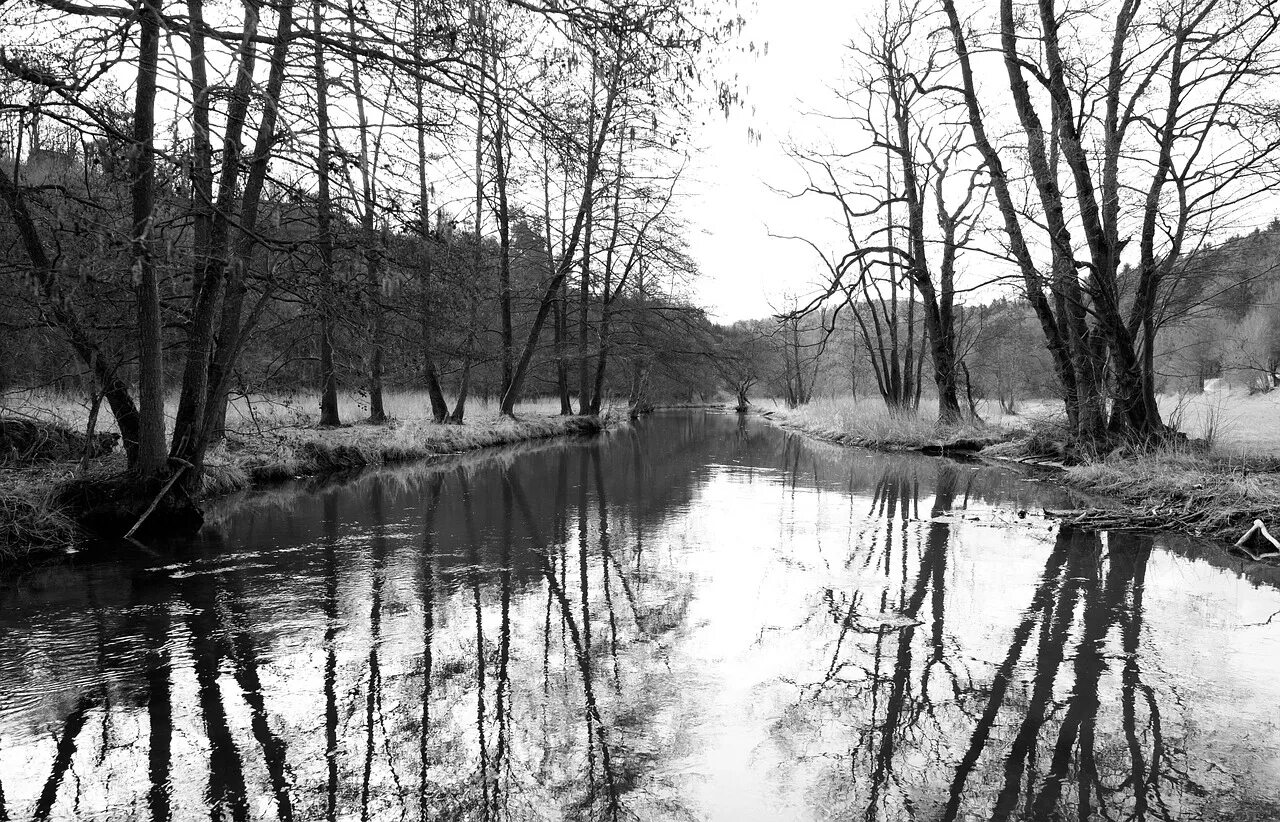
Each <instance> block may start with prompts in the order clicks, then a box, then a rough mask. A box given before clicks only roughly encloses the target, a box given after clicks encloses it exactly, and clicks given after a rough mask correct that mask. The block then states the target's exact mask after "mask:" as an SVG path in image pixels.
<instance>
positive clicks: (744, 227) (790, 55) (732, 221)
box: [683, 0, 881, 322]
mask: <svg viewBox="0 0 1280 822" xmlns="http://www.w3.org/2000/svg"><path fill="white" fill-rule="evenodd" d="M880 7H881V4H880V3H878V2H875V0H870V2H868V0H844V2H840V0H757V2H756V5H755V8H747V7H744V9H743V15H744V16H745V17H746V18H747V26H746V30H745V31H744V33H743V37H744V39H745V40H746V41H750V42H753V43H755V44H756V45H757V47H759V46H760V45H761V44H763V43H768V53H767V54H762V53H761V49H759V48H757V50H756V52H755V54H754V55H750V54H746V55H741V56H735V57H733V58H732V59H731V61H730V64H729V74H731V75H732V74H733V73H735V72H736V73H737V74H738V75H739V86H740V87H741V88H742V90H743V92H744V105H743V108H742V110H741V111H738V112H735V113H734V114H732V115H731V116H730V117H729V119H728V120H727V121H726V120H725V118H723V117H722V116H719V115H716V114H711V115H707V116H706V118H705V121H704V122H702V123H700V124H699V127H698V130H697V132H696V137H695V142H696V153H695V155H694V162H693V165H692V167H691V170H690V171H691V177H692V178H693V182H692V183H691V185H690V186H689V189H688V190H689V193H690V197H689V199H688V201H686V203H685V204H684V208H683V211H684V213H685V216H686V218H687V219H688V220H689V222H690V224H691V226H692V228H693V231H692V233H691V237H690V246H691V250H692V252H693V256H694V259H695V260H697V262H698V264H699V266H700V267H701V270H702V274H701V277H700V278H699V281H698V283H697V285H696V288H695V294H694V296H695V298H696V299H697V301H698V302H699V303H700V304H702V305H704V306H705V307H707V308H708V309H709V310H710V311H711V312H712V314H713V315H714V316H715V318H716V319H718V320H720V321H722V322H732V321H734V320H740V319H746V318H751V317H763V316H767V315H768V314H770V313H772V311H773V307H775V306H778V307H780V306H781V305H782V302H783V299H784V297H785V295H786V294H787V293H793V294H794V293H798V294H806V293H809V292H811V291H813V289H814V287H815V284H816V283H817V281H818V278H819V269H820V267H821V263H820V262H819V261H818V260H817V258H816V257H815V256H814V253H813V251H812V250H811V249H809V248H807V247H806V246H804V245H803V244H802V243H799V242H797V241H794V240H782V239H776V238H773V237H771V236H770V233H771V232H772V233H774V234H804V235H805V236H806V237H810V238H813V239H815V240H820V238H825V242H821V241H820V245H824V247H832V246H833V244H834V243H835V242H837V241H838V238H839V232H838V231H836V229H835V227H834V226H828V225H827V220H828V218H829V217H830V216H833V215H834V212H831V211H829V210H823V209H822V208H821V207H820V206H819V205H818V204H817V203H807V202H796V201H795V200H791V199H788V198H787V197H786V196H784V195H783V194H781V193H778V192H776V191H775V190H774V189H782V190H786V191H791V190H795V189H796V188H797V186H798V185H799V182H800V181H801V180H802V179H803V178H802V177H801V176H799V174H800V173H799V169H798V167H797V166H796V164H795V162H794V161H793V160H792V159H791V158H790V157H789V156H788V154H787V151H786V144H787V142H788V141H789V140H794V141H796V142H798V143H801V144H805V143H809V142H812V141H813V140H817V139H820V137H821V133H822V131H821V128H820V126H819V124H818V123H816V122H815V121H814V120H813V118H806V117H803V116H802V115H803V112H804V111H805V110H806V109H811V108H813V107H815V106H820V105H822V103H823V102H824V101H825V99H826V94H827V89H828V88H829V87H830V86H831V85H834V84H836V83H838V81H839V80H840V79H841V77H842V76H843V73H844V69H843V61H844V55H845V48H844V46H845V44H846V43H848V42H849V41H850V40H851V39H852V38H853V37H854V35H855V34H856V32H857V30H858V25H859V23H860V20H861V19H863V18H865V17H866V16H867V15H869V14H872V13H874V12H875V11H876V10H878V9H879V8H880ZM749 127H751V128H754V129H755V130H756V131H759V132H761V133H762V134H763V136H762V139H761V140H760V141H759V142H758V143H754V144H753V143H752V142H751V141H750V140H749V139H748V136H747V130H748V128H749Z"/></svg>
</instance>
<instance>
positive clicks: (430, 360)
mask: <svg viewBox="0 0 1280 822" xmlns="http://www.w3.org/2000/svg"><path fill="white" fill-rule="evenodd" d="M425 36H426V20H424V19H423V11H422V0H414V3H413V56H414V59H415V60H416V61H417V62H418V63H421V62H422V59H423V52H422V40H423V38H424V37H425ZM424 90H425V83H424V81H423V78H422V73H421V72H415V73H414V77H413V95H414V103H415V104H416V105H415V110H416V111H417V122H416V123H415V128H414V132H415V136H416V137H417V141H418V209H419V211H418V220H419V223H420V224H421V227H422V268H421V270H420V272H419V277H418V281H419V283H420V284H421V288H422V302H421V306H420V313H419V323H420V332H419V335H420V336H421V338H422V339H421V346H422V378H423V382H424V383H425V384H426V388H427V396H428V397H429V398H430V400H431V418H432V419H433V420H434V421H435V422H436V423H442V422H444V421H445V418H446V417H447V416H448V415H449V406H448V404H447V403H446V402H445V399H444V392H443V391H442V390H441V388H440V377H439V374H437V373H436V363H435V356H434V345H433V344H432V332H431V251H432V233H431V205H430V202H431V201H430V194H431V190H430V189H429V188H428V186H427V135H426V128H425V124H424V119H423V118H424V116H425V115H424V114H423V107H424V104H425V94H424Z"/></svg>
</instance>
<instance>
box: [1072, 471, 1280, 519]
mask: <svg viewBox="0 0 1280 822" xmlns="http://www.w3.org/2000/svg"><path fill="white" fill-rule="evenodd" d="M1065 478H1066V481H1067V482H1068V483H1069V484H1071V485H1073V486H1075V487H1077V488H1081V489H1083V490H1086V491H1089V492H1092V493H1098V494H1106V495H1108V496H1111V497H1114V498H1116V499H1117V500H1119V501H1121V502H1123V503H1125V505H1126V506H1127V509H1128V510H1124V511H1120V510H1106V511H1103V510H1090V511H1083V512H1079V513H1077V514H1076V515H1074V516H1073V517H1072V521H1074V522H1076V523H1077V524H1082V525H1090V526H1093V527H1099V528H1160V529H1175V530H1179V531H1185V532H1188V533H1191V534H1196V535H1198V536H1205V537H1212V538H1216V539H1223V540H1228V541H1234V540H1235V539H1236V538H1237V537H1239V536H1240V534H1241V533H1243V532H1244V531H1245V530H1246V529H1247V528H1248V527H1249V525H1250V524H1251V523H1252V522H1253V521H1254V520H1255V519H1261V520H1263V521H1264V522H1267V523H1280V459H1277V458H1274V457H1270V458H1253V459H1245V458H1240V457H1221V456H1218V457H1215V456H1204V455H1197V454H1193V453H1187V452H1182V451H1171V452H1160V453H1155V454H1148V455H1144V456H1139V457H1129V458H1125V459H1115V460H1101V461H1098V462H1094V463H1090V464H1088V465H1076V466H1072V467H1070V468H1068V469H1067V470H1066V473H1065Z"/></svg>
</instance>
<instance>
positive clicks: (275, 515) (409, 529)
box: [0, 411, 1280, 822]
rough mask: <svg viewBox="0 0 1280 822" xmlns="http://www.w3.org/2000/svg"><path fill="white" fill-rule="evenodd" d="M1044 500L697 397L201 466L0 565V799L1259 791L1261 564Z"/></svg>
mask: <svg viewBox="0 0 1280 822" xmlns="http://www.w3.org/2000/svg"><path fill="white" fill-rule="evenodd" d="M1071 502H1072V501H1071V500H1070V499H1069V498H1068V497H1067V494H1066V492H1065V491H1063V490H1061V489H1059V488H1056V487H1054V486H1052V485H1050V484H1047V483H1044V482H1040V481H1038V480H1037V479H1036V478H1035V477H1032V476H1028V475H1026V474H1023V473H1019V472H1015V471H1011V470H1006V469H1002V468H991V467H984V466H981V465H977V464H973V465H970V464H964V463H958V462H952V461H947V460H938V459H931V458H925V457H918V456H913V455H912V456H904V455H885V454H876V453H871V452H865V451H860V450H856V449H844V448H837V447H834V446H828V445H825V444H821V443H815V442H813V441H810V440H806V439H804V438H801V437H798V436H795V435H791V434H788V433H785V432H783V431H781V430H779V429H777V428H773V427H771V426H769V425H768V424H766V423H765V422H763V421H760V420H756V419H745V420H744V419H739V418H738V417H736V416H734V415H731V414H719V413H714V412H701V411H697V412H679V413H675V412H670V413H659V414H656V415H654V416H652V417H650V418H648V419H645V420H642V421H640V422H639V423H637V424H635V425H633V426H631V427H629V428H624V429H621V430H618V431H615V432H611V433H609V434H607V435H604V436H602V437H600V438H597V439H592V440H578V441H568V442H565V441H562V442H553V443H544V444H540V445H530V446H524V447H518V448H514V449H508V450H503V451H493V452H489V453H486V454H480V455H475V456H471V457H465V458H460V459H458V460H456V461H450V462H444V463H439V464H436V465H432V466H426V465H420V466H413V467H407V468H402V469H397V470H381V471H376V472H372V473H366V474H362V475H360V476H357V477H354V478H349V479H348V480H346V481H344V482H336V481H329V482H327V483H323V484H317V483H310V484H302V483H299V484H296V485H293V486H286V487H283V488H278V489H274V490H272V491H270V492H267V493H263V494H259V495H255V496H250V497H246V498H244V499H240V500H232V501H227V502H225V503H222V504H220V506H219V507H218V508H217V509H216V510H215V511H214V512H213V516H212V517H211V519H212V520H213V523H214V524H213V527H211V528H209V529H207V531H206V533H205V534H203V535H202V536H201V537H200V538H199V539H198V540H196V541H194V542H188V543H184V544H181V545H170V546H157V547H155V548H154V551H152V552H143V551H140V550H136V549H135V550H132V551H129V552H125V554H124V555H123V557H122V558H121V559H119V560H117V561H113V562H104V561H100V560H99V561H89V560H81V561H77V562H71V563H67V564H62V565H58V566H55V567H51V568H46V569H42V570H38V571H35V572H31V573H28V574H26V575H24V576H21V577H18V578H12V579H8V580H6V581H4V582H3V584H2V585H0V786H2V788H3V805H2V806H0V819H35V820H42V819H104V820H105V819H113V820H114V819H121V820H123V819H155V820H162V819H174V820H188V819H209V818H213V819H233V820H240V819H269V818H275V819H289V818H292V819H299V820H320V819H361V820H418V819H432V820H437V819H439V820H493V821H494V822H497V820H507V819H510V820H543V819H546V820H587V819H619V820H623V819H638V820H661V821H665V820H686V819H688V820H724V821H725V822H752V821H753V820H827V819H865V820H877V819H879V820H899V819H902V820H906V819H921V820H940V819H945V820H964V821H965V822H968V820H978V819H983V820H985V819H997V820H998V819H1108V820H1131V819H1178V820H1183V819H1192V820H1194V819H1233V820H1275V819H1280V676H1278V674H1280V615H1277V612H1280V592H1278V591H1277V589H1276V587H1274V585H1273V584H1271V583H1270V582H1268V581H1267V580H1261V579H1257V578H1254V577H1251V576H1250V573H1251V572H1249V571H1248V570H1247V569H1243V568H1241V567H1238V563H1236V562H1235V561H1233V560H1230V559H1228V558H1226V557H1225V556H1224V555H1223V554H1222V553H1221V552H1220V551H1219V550H1218V549H1216V548H1214V547H1212V546H1205V545H1198V544H1196V543H1194V542H1191V541H1187V540H1179V539H1176V538H1163V537H1160V536H1155V537H1151V536H1142V537H1135V536H1130V535H1118V534H1110V535H1108V534H1093V533H1085V532H1080V531H1073V530H1070V529H1060V528H1059V527H1058V525H1057V524H1056V523H1055V522H1054V521H1053V520H1051V519H1049V518H1047V517H1046V516H1045V514H1044V509H1046V508H1047V509H1053V508H1055V507H1065V506H1068V505H1070V504H1071ZM121 550H122V549H121ZM1269 618H1270V619H1271V621H1270V622H1268V619H1269Z"/></svg>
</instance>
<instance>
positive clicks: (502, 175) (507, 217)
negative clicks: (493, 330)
mask: <svg viewBox="0 0 1280 822" xmlns="http://www.w3.org/2000/svg"><path fill="white" fill-rule="evenodd" d="M493 78H494V88H493V106H494V108H493V115H494V127H495V128H494V135H493V156H494V184H495V185H496V186H497V189H498V209H497V218H498V302H499V307H500V309H501V310H500V313H501V318H500V319H501V325H502V393H504V394H505V393H506V392H507V388H508V387H509V386H510V385H511V369H512V362H511V357H512V349H513V348H514V338H513V335H512V329H511V208H510V204H509V202H508V200H507V122H506V119H507V115H506V111H505V108H504V105H505V104H504V102H503V99H502V95H503V90H502V89H501V88H500V86H499V85H498V65H497V59H496V55H495V59H494V74H493Z"/></svg>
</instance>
